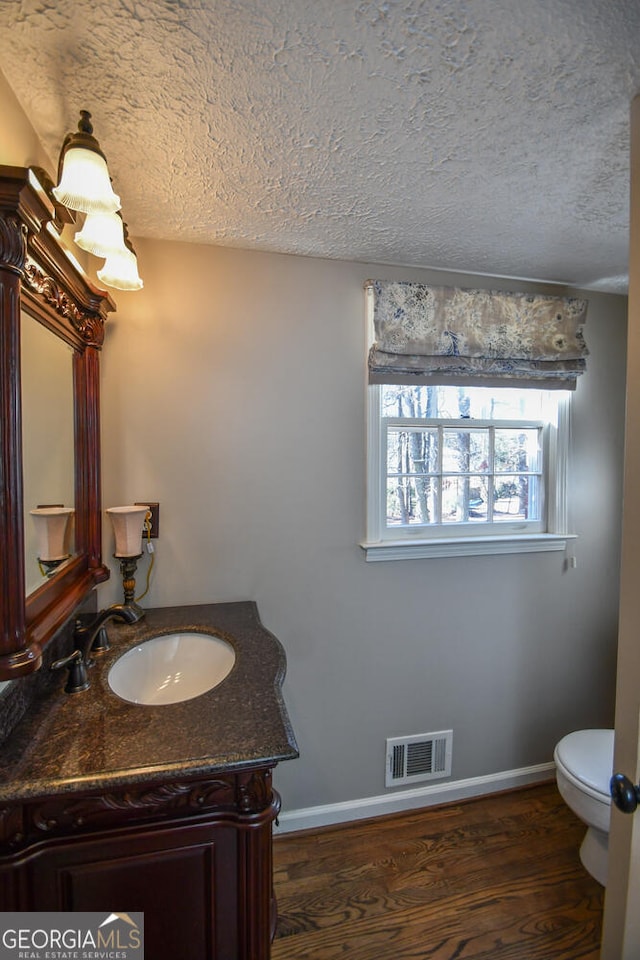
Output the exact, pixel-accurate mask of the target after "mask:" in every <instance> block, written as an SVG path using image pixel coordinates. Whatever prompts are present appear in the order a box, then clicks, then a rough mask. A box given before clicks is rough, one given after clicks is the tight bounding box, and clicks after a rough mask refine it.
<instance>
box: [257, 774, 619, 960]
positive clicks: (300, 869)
mask: <svg viewBox="0 0 640 960" xmlns="http://www.w3.org/2000/svg"><path fill="white" fill-rule="evenodd" d="M583 835H584V827H583V826H582V824H581V823H580V822H579V821H578V820H577V819H576V818H575V817H574V815H573V814H572V813H571V811H570V810H568V808H567V807H566V806H565V804H564V803H563V801H562V799H561V798H560V796H559V794H558V792H557V790H556V787H555V784H543V785H540V786H536V787H532V788H529V789H527V790H522V791H517V792H513V793H507V794H501V795H499V796H492V797H485V798H481V799H478V800H473V801H467V802H465V803H460V804H452V805H447V806H443V807H439V808H434V807H431V808H429V809H426V810H422V811H412V812H410V813H407V814H403V815H400V816H394V817H386V818H381V819H379V820H377V821H368V822H366V823H364V822H362V823H356V824H352V825H346V826H340V827H333V828H325V829H323V830H319V831H317V832H305V833H300V834H296V835H294V834H291V835H286V834H285V835H283V836H279V837H276V839H275V842H274V861H275V891H276V897H277V900H278V911H279V919H278V926H277V930H276V939H275V941H274V944H273V948H272V960H306V958H313V960H338V958H342V960H344V958H348V960H426V958H428V960H598V958H599V955H600V951H599V945H600V935H601V918H602V904H603V890H602V887H600V885H599V884H598V883H596V881H595V880H593V879H592V878H591V877H590V876H589V875H588V874H587V873H586V871H585V870H584V868H583V867H582V865H581V863H580V860H579V858H578V848H579V846H580V842H581V840H582V837H583Z"/></svg>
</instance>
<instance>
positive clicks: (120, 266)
mask: <svg viewBox="0 0 640 960" xmlns="http://www.w3.org/2000/svg"><path fill="white" fill-rule="evenodd" d="M98 279H99V280H101V281H102V283H104V284H106V285H107V286H108V287H115V288H116V290H141V289H142V287H143V283H142V280H141V279H140V277H139V275H138V261H137V259H136V255H135V253H132V252H131V250H129V249H128V248H125V249H124V250H123V251H122V252H121V253H112V254H110V255H109V256H108V257H107V259H106V261H105V264H104V266H103V267H102V269H101V270H98Z"/></svg>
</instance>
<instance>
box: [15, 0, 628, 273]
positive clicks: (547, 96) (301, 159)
mask: <svg viewBox="0 0 640 960" xmlns="http://www.w3.org/2000/svg"><path fill="white" fill-rule="evenodd" d="M0 65H1V69H2V71H3V72H4V73H5V75H6V77H7V80H8V81H9V83H10V85H11V87H12V88H13V90H14V91H15V93H16V95H17V97H18V99H19V100H20V102H21V104H22V106H23V107H24V108H25V110H26V111H27V113H28V114H29V116H30V118H31V120H32V123H33V125H34V127H35V129H36V130H37V132H38V133H39V134H40V136H41V138H42V140H43V142H44V144H45V146H46V148H47V150H48V152H49V153H50V155H51V157H52V160H54V161H57V155H58V150H59V147H60V144H61V142H62V139H63V136H64V134H65V133H66V132H68V131H69V130H72V129H75V127H76V123H77V118H78V111H79V110H80V109H81V108H85V109H88V110H90V111H91V113H92V115H93V122H94V125H95V133H96V136H97V137H98V139H99V140H100V143H101V145H102V147H103V149H104V151H105V153H106V155H107V159H108V161H109V167H110V170H111V174H112V177H113V180H114V186H115V189H116V192H117V193H119V194H120V196H121V197H122V200H123V213H124V216H125V219H126V220H127V221H128V223H129V229H130V233H131V234H132V235H133V236H134V237H136V236H146V237H155V238H167V239H175V240H185V241H197V242H204V243H217V244H225V245H229V246H237V247H247V248H255V249H263V250H272V251H280V252H286V253H297V254H307V255H311V256H321V257H339V258H344V259H349V260H367V261H377V262H383V263H399V264H405V265H415V266H427V267H438V268H448V269H453V270H463V271H470V272H479V273H483V274H492V275H496V276H511V277H520V278H532V279H539V280H550V281H560V282H567V283H573V284H577V285H580V286H588V287H594V288H599V289H603V290H612V291H615V292H620V291H621V290H623V289H624V286H625V281H626V273H627V244H628V218H629V209H628V167H629V158H628V153H629V104H630V101H631V99H632V97H633V96H634V95H635V93H636V92H638V91H640V2H639V0H91V2H86V0H2V2H0ZM52 165H53V164H52Z"/></svg>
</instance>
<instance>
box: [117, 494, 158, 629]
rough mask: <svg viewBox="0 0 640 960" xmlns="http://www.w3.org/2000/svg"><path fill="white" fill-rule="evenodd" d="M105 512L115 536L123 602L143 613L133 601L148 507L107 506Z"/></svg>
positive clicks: (136, 505) (137, 505)
mask: <svg viewBox="0 0 640 960" xmlns="http://www.w3.org/2000/svg"><path fill="white" fill-rule="evenodd" d="M107 513H108V515H109V517H110V519H111V523H112V524H113V532H114V534H115V538H116V549H115V552H114V554H113V555H114V557H115V558H116V560H119V561H120V576H121V577H122V589H123V591H124V602H125V604H126V605H127V606H128V607H133V608H135V609H136V610H138V611H139V614H140V616H142V615H143V613H142V610H141V608H140V607H138V605H137V604H136V602H135V593H136V580H135V573H136V569H137V567H138V560H139V559H140V557H141V556H142V549H141V547H142V531H143V528H144V522H145V520H146V518H147V515H148V514H149V507H147V506H144V505H140V504H135V505H134V506H128V507H109V508H108V510H107Z"/></svg>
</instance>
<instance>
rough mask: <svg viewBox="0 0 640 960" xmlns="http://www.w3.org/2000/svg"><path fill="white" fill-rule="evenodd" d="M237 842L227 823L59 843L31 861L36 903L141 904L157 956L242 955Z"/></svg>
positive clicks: (166, 959)
mask: <svg viewBox="0 0 640 960" xmlns="http://www.w3.org/2000/svg"><path fill="white" fill-rule="evenodd" d="M236 846H237V839H236V833H235V831H234V829H233V828H232V827H230V826H225V825H220V824H218V825H216V826H211V825H206V824H205V825H202V824H199V825H198V824H196V825H185V826H176V825H175V824H174V825H173V826H172V827H171V828H164V829H161V828H158V827H155V828H152V829H149V828H146V829H136V830H134V829H131V828H129V829H127V830H120V831H117V832H115V831H113V832H110V833H104V834H102V835H100V836H99V837H96V836H95V834H94V836H93V837H92V838H91V839H87V840H80V839H74V840H73V841H68V840H67V841H66V842H58V843H54V844H52V845H50V846H49V847H48V848H47V849H45V850H42V851H40V852H39V853H38V854H36V856H35V857H34V858H33V859H32V860H31V862H30V865H29V873H30V889H31V896H30V899H31V900H32V904H33V906H32V907H31V909H38V910H59V911H74V910H77V911H105V912H107V913H109V912H120V913H127V912H135V911H141V912H143V913H144V942H145V956H147V957H150V958H152V960H178V958H183V957H184V958H186V957H193V958H198V960H237V957H238V929H237V927H238V923H237V886H238V875H237V866H236V860H237V856H236V854H237V850H236Z"/></svg>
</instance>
